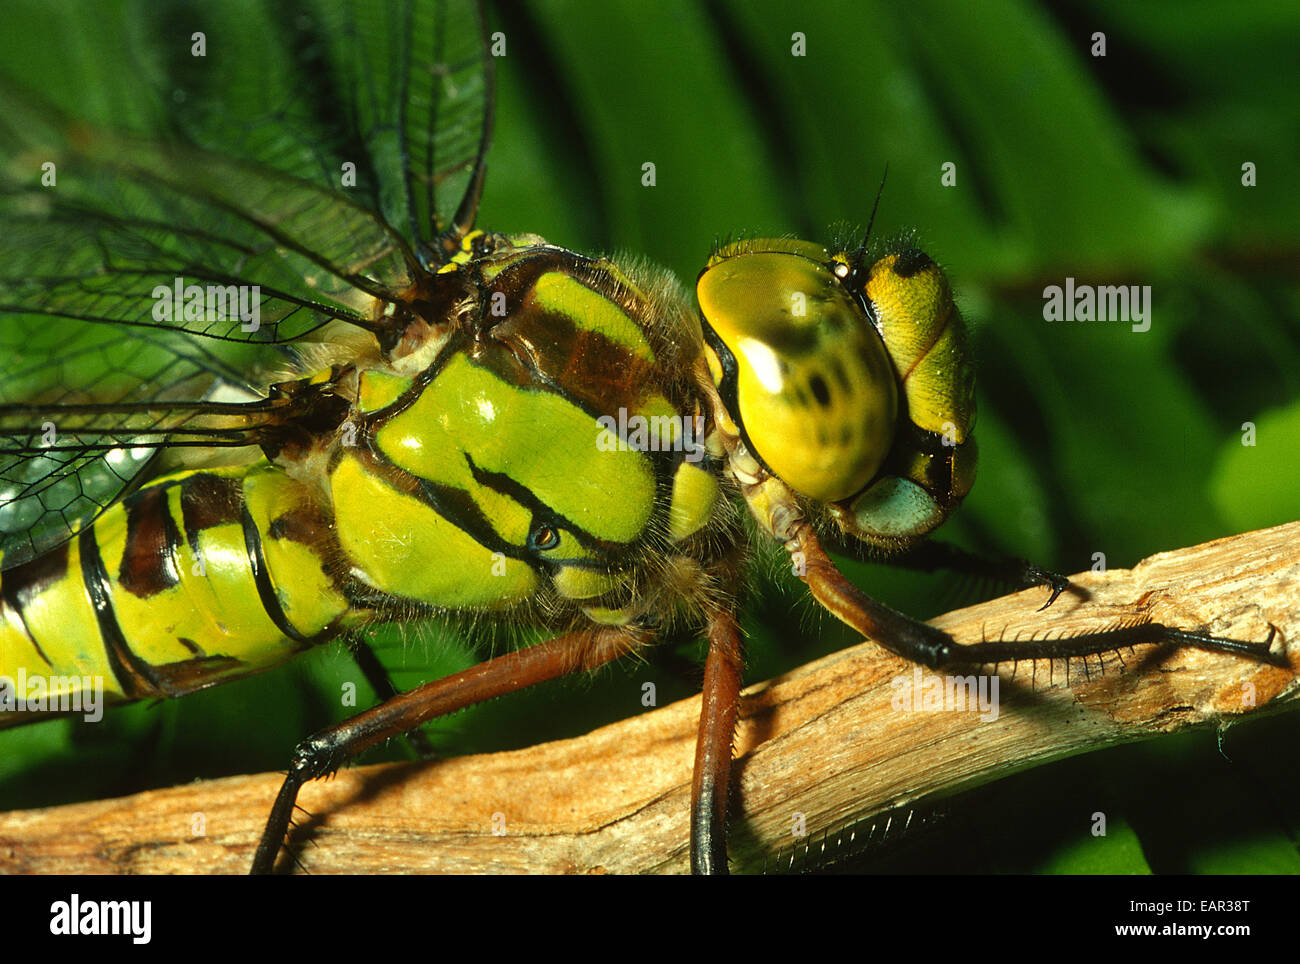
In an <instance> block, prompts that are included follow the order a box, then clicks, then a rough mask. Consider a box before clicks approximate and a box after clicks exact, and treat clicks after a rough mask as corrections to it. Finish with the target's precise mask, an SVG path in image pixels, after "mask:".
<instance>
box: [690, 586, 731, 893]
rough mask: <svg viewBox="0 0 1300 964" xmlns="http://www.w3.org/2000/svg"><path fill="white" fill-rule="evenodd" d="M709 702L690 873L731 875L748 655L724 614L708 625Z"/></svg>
mask: <svg viewBox="0 0 1300 964" xmlns="http://www.w3.org/2000/svg"><path fill="white" fill-rule="evenodd" d="M708 632H709V655H708V658H707V659H706V661H705V664H704V702H703V705H702V706H701V708H700V729H699V735H698V736H697V737H696V741H695V776H694V779H693V780H692V782H691V873H694V874H726V873H727V790H728V787H729V786H730V784H731V762H732V759H731V752H732V745H733V743H734V741H735V736H736V715H737V712H738V710H739V705H740V688H741V677H742V674H743V670H744V650H743V646H742V643H741V639H740V628H739V626H737V624H736V616H735V613H733V612H732V611H730V610H721V611H719V612H717V613H715V614H714V615H713V616H712V617H710V619H709V629H708Z"/></svg>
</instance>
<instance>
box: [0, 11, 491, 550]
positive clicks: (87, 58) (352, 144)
mask: <svg viewBox="0 0 1300 964" xmlns="http://www.w3.org/2000/svg"><path fill="white" fill-rule="evenodd" d="M7 16H8V18H9V23H8V29H7V30H6V31H5V32H4V37H3V38H0V71H3V74H0V553H3V555H2V556H0V563H2V564H3V566H4V567H6V568H7V567H9V566H12V565H16V564H18V563H20V562H23V561H26V560H27V559H30V558H32V556H34V555H35V554H37V553H39V552H41V551H43V550H44V549H47V548H49V547H50V546H53V545H56V544H57V543H58V542H60V541H63V540H66V539H67V538H69V537H70V536H71V535H72V534H73V533H75V532H76V531H78V529H79V528H81V527H83V526H84V525H85V524H86V523H87V522H88V521H90V520H91V519H93V518H94V516H95V515H96V514H98V512H100V511H102V509H103V508H104V507H106V506H107V505H109V504H111V503H112V501H113V500H114V499H116V498H118V497H119V496H120V494H121V493H122V492H123V491H124V490H125V489H126V487H127V486H129V485H130V484H131V482H132V480H134V479H136V478H137V477H138V476H139V475H140V473H141V471H142V470H143V469H144V468H145V466H146V465H148V464H149V463H150V462H151V460H152V459H153V458H154V456H155V455H156V454H157V453H158V451H159V450H161V449H168V448H181V447H199V446H204V447H216V446H238V445H248V444H257V442H258V440H259V438H260V435H259V433H260V431H261V429H262V428H263V427H265V426H266V425H267V424H268V419H270V418H271V417H272V415H273V414H274V412H273V410H274V408H275V406H274V405H273V404H271V403H270V401H269V400H268V399H266V398H265V397H264V395H265V388H266V386H267V384H268V383H269V382H271V381H273V380H275V379H276V377H277V376H278V377H280V378H283V377H287V374H288V373H290V372H292V371H294V370H295V365H296V358H297V356H296V354H295V352H294V350H293V349H294V346H296V345H299V344H301V342H302V341H303V340H304V339H311V338H314V339H326V340H328V339H330V338H332V337H333V336H334V335H335V334H337V333H338V332H339V331H340V330H342V329H340V328H339V327H338V326H339V324H340V323H341V324H343V325H346V326H350V327H351V328H352V329H353V330H354V331H356V330H358V329H364V330H369V331H371V332H374V333H375V334H376V335H377V336H379V337H380V338H381V339H382V338H384V337H385V335H386V333H387V328H388V326H390V325H392V324H394V323H395V322H394V319H398V318H400V317H401V314H402V313H401V312H394V311H393V310H392V307H391V306H393V305H396V304H399V303H401V302H402V301H403V300H404V299H405V298H406V297H407V293H408V292H409V291H410V290H411V288H412V282H413V280H414V277H415V275H416V274H417V273H418V272H420V271H421V270H422V268H421V265H422V264H427V263H429V262H430V261H431V260H436V249H434V248H432V247H431V245H430V242H431V241H432V240H433V239H434V238H435V237H436V236H437V234H438V232H439V231H440V230H442V229H443V227H444V226H446V225H447V224H450V223H451V222H452V219H453V218H454V216H455V215H456V212H457V211H458V210H459V209H461V207H462V204H466V203H468V204H469V205H470V207H471V208H472V206H473V203H476V200H477V194H476V191H477V186H478V183H476V182H477V179H476V177H475V171H476V170H477V169H479V168H481V165H477V164H476V160H478V159H479V155H480V148H481V147H482V146H483V145H484V144H485V143H486V125H487V121H488V116H489V111H488V100H489V97H490V91H489V82H488V79H487V77H486V76H485V66H484V64H485V61H484V53H483V49H482V29H481V26H480V17H479V12H478V10H477V8H476V6H475V5H474V4H473V3H471V2H468V0H456V2H438V0H428V2H418V3H417V2H378V0H376V2H361V0H340V2H337V3H325V2H320V3H306V4H285V3H276V2H274V0H266V2H252V0H222V2H220V3H207V4H202V5H197V4H192V3H167V2H162V3H158V2H150V3H130V2H122V0H118V2H91V3H82V4H73V3H69V4H56V5H44V4H37V3H33V4H25V5H24V4H19V5H16V6H15V7H14V9H12V10H10V11H9V12H8V13H7ZM467 194H468V195H471V197H470V201H469V202H465V197H466V195H467ZM196 293H197V294H196ZM331 324H333V325H334V327H332V328H329V329H326V326H328V325H331ZM226 398H243V399H245V401H243V402H231V401H223V399H226ZM277 417H278V416H277Z"/></svg>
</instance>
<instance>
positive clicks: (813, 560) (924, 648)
mask: <svg viewBox="0 0 1300 964" xmlns="http://www.w3.org/2000/svg"><path fill="white" fill-rule="evenodd" d="M786 548H787V549H789V551H790V552H791V553H802V557H801V558H802V559H803V560H804V565H803V567H802V568H803V576H802V578H803V580H804V581H805V582H806V583H807V584H808V588H809V590H810V591H811V592H812V594H813V596H814V598H816V600H817V601H818V602H819V603H821V605H822V606H824V607H825V608H826V609H827V610H828V611H829V612H831V613H832V614H833V615H834V616H835V617H836V618H837V619H839V620H840V621H841V622H843V623H845V624H846V625H848V626H850V627H851V628H853V629H855V630H857V631H858V632H859V633H861V634H862V635H863V636H865V637H867V638H868V639H870V640H872V641H873V642H876V643H879V644H880V645H881V646H884V647H885V648H886V649H888V650H890V651H891V652H893V653H897V654H898V655H899V656H902V657H904V658H906V659H910V660H912V661H913V662H915V663H920V664H922V665H923V666H927V667H929V668H931V669H938V668H940V667H943V666H952V665H965V666H978V665H987V664H990V663H1002V662H1014V661H1016V660H1022V659H1069V658H1072V657H1080V656H1091V655H1094V654H1097V653H1105V652H1109V651H1111V650H1114V649H1118V648H1121V647H1126V646H1137V645H1144V644H1165V645H1173V646H1193V647H1196V648H1198V649H1207V650H1211V651H1214V652H1220V653H1232V654H1235V655H1238V656H1244V657H1247V658H1249V659H1253V660H1258V661H1260V662H1265V663H1271V664H1273V665H1276V666H1284V667H1285V666H1287V665H1289V663H1288V662H1287V657H1286V654H1285V653H1283V652H1279V653H1274V652H1272V651H1271V648H1270V647H1271V644H1272V642H1273V637H1274V635H1275V634H1276V629H1275V628H1271V629H1270V631H1269V634H1268V638H1267V639H1265V640H1263V641H1261V642H1257V643H1249V642H1244V641H1242V640H1236V639H1226V638H1223V637H1220V636H1211V635H1209V634H1207V633H1203V632H1191V631H1187V630H1182V629H1177V628H1175V627H1172V626H1166V625H1164V624H1162V623H1157V622H1137V623H1132V624H1128V625H1124V626H1119V627H1116V628H1114V629H1107V630H1101V631H1099V632H1093V633H1081V634H1079V635H1075V636H1065V637H1054V638H1052V639H1028V640H1017V641H1013V642H1004V641H998V642H988V643H981V644H978V645H973V646H972V645H967V644H964V643H958V642H957V641H956V640H954V639H953V638H952V637H951V636H949V635H948V634H947V633H945V632H944V631H943V630H941V629H935V628H934V627H933V626H929V625H926V624H925V623H922V622H919V621H917V620H915V619H912V618H911V617H909V616H905V615H903V614H902V613H900V612H897V611H895V610H893V609H890V608H889V607H888V606H885V605H883V604H881V603H878V602H876V601H875V600H874V599H872V598H871V597H870V596H868V595H867V594H866V593H864V592H863V591H862V590H861V589H859V588H858V587H857V586H855V585H853V583H851V582H849V580H848V579H846V578H845V577H844V575H843V574H842V573H841V572H840V571H839V570H838V569H837V568H836V567H835V564H834V563H833V562H832V561H831V559H830V557H829V556H828V555H827V554H826V552H825V550H824V549H823V548H822V547H821V544H820V543H819V542H818V541H817V537H816V535H815V534H814V533H813V530H812V527H811V526H810V525H809V524H808V523H807V522H804V521H801V522H799V523H797V524H796V525H795V527H794V529H793V534H792V536H791V537H790V538H789V540H788V541H787V542H786Z"/></svg>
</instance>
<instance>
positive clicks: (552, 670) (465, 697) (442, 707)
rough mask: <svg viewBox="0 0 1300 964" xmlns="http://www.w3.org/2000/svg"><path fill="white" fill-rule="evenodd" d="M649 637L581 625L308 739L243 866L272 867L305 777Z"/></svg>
mask: <svg viewBox="0 0 1300 964" xmlns="http://www.w3.org/2000/svg"><path fill="white" fill-rule="evenodd" d="M649 639H650V633H649V631H648V630H646V629H644V628H633V627H628V626H620V627H610V628H593V629H585V630H579V631H577V632H573V633H568V634H566V635H564V636H556V637H554V638H552V639H548V640H546V641H545V642H542V643H538V644H537V645H535V646H529V647H527V648H526V649H521V650H517V651H515V652H512V653H506V654H504V655H502V656H498V657H496V658H495V659H490V660H487V661H485V662H482V663H479V664H478V665H477V666H471V667H470V668H469V669H467V670H463V671H461V672H459V673H453V674H452V675H451V676H446V677H444V678H442V679H439V680H433V681H432V682H429V683H425V684H424V685H423V686H418V687H416V688H415V689H413V690H411V691H410V692H409V693H402V694H399V695H397V696H394V697H392V698H391V699H388V700H385V701H384V702H383V703H381V704H380V705H378V706H376V707H374V708H373V709H370V710H367V711H366V712H364V713H359V714H357V715H356V716H354V717H352V718H351V719H349V720H344V721H343V722H341V723H336V724H335V725H333V726H330V727H327V728H326V729H323V730H321V731H320V732H318V733H316V734H314V735H313V736H310V737H308V738H307V739H306V740H303V741H302V742H301V743H299V744H298V746H297V747H295V748H294V751H293V759H292V762H291V763H290V765H289V772H288V773H287V774H286V775H285V778H284V783H283V784H282V785H281V787H280V792H279V794H277V795H276V798H275V804H274V805H273V806H272V808H271V816H270V818H269V819H268V820H267V823H266V829H265V830H264V831H263V832H262V839H261V841H260V842H259V843H258V845H257V852H256V853H255V854H254V856H253V866H252V871H251V872H252V873H254V874H269V873H270V872H271V871H272V869H273V868H274V866H275V858H276V856H277V855H278V854H279V852H280V847H281V845H282V844H283V843H284V838H285V835H286V834H287V833H288V830H289V820H290V817H291V816H292V814H293V808H294V804H295V802H296V801H297V799H298V791H299V790H300V789H301V788H302V786H303V784H304V783H306V782H307V781H309V780H315V779H317V778H319V777H323V776H326V775H328V774H330V773H333V772H334V771H335V770H337V769H338V768H339V767H341V766H342V765H343V764H344V763H346V762H347V761H348V760H350V759H352V758H353V757H355V756H356V755H357V754H359V753H361V752H362V751H363V750H366V749H368V748H370V747H372V746H374V745H375V744H376V743H380V742H382V741H383V740H387V739H390V738H391V737H394V736H397V735H399V734H401V733H405V732H407V731H409V730H411V729H412V728H413V727H416V726H419V725H420V724H421V723H423V722H425V721H426V720H430V719H432V718H433V717H435V716H443V715H445V714H448V713H455V712H456V711H458V710H462V709H464V708H465V707H467V706H471V705H473V704H475V703H481V702H482V701H484V700H489V699H493V698H494V697H497V696H502V695H504V694H506V693H512V692H515V691H516V690H521V689H525V688H527V687H529V686H532V685H533V684H535V683H542V682H545V681H546V680H550V679H555V678H556V677H559V676H564V675H566V674H568V673H572V672H576V671H578V670H590V669H595V668H596V667H598V666H602V665H604V664H605V663H608V662H612V661H613V660H615V659H617V658H618V657H620V656H622V655H624V654H626V653H628V652H630V651H631V650H633V649H635V648H637V647H638V646H641V645H643V644H644V643H646V642H648V641H649Z"/></svg>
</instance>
